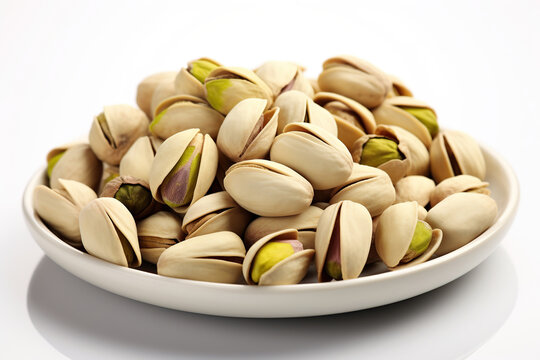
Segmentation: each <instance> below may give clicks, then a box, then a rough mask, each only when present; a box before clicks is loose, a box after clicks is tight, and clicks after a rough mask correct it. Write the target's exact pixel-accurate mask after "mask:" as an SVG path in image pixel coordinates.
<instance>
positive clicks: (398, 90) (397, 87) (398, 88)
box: [386, 75, 413, 97]
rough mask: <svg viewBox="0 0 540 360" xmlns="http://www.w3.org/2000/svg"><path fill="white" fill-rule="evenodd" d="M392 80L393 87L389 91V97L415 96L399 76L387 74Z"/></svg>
mask: <svg viewBox="0 0 540 360" xmlns="http://www.w3.org/2000/svg"><path fill="white" fill-rule="evenodd" d="M386 76H388V78H389V79H390V81H391V82H392V88H391V89H390V91H389V92H388V95H387V96H388V97H396V96H410V97H412V96H413V93H412V91H411V90H409V88H408V87H407V86H406V85H405V84H404V83H403V81H401V79H399V78H398V77H397V76H394V75H386Z"/></svg>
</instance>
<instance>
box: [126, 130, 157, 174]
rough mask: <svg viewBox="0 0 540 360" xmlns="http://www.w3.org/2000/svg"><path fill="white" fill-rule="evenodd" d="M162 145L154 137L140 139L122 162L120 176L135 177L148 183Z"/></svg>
mask: <svg viewBox="0 0 540 360" xmlns="http://www.w3.org/2000/svg"><path fill="white" fill-rule="evenodd" d="M161 143H162V141H161V140H160V139H158V138H156V137H153V136H143V137H140V138H138V139H137V140H136V141H135V142H134V143H133V145H131V147H130V148H129V150H128V151H127V152H126V154H125V155H124V157H122V160H120V166H119V169H118V170H119V174H120V176H133V177H135V178H139V179H141V180H144V181H146V182H148V180H149V178H150V169H151V168H152V161H153V160H154V156H155V154H156V151H157V148H158V147H159V146H160V145H161Z"/></svg>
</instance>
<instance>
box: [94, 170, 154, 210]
mask: <svg viewBox="0 0 540 360" xmlns="http://www.w3.org/2000/svg"><path fill="white" fill-rule="evenodd" d="M100 197H113V198H115V199H116V200H118V201H120V202H121V203H122V204H124V206H125V207H127V209H128V210H129V212H130V213H131V214H132V215H133V217H134V218H135V219H136V220H138V219H142V218H144V217H146V216H148V215H150V214H151V213H152V212H154V211H156V209H157V208H158V205H159V204H158V203H157V202H156V201H155V200H154V199H153V198H152V194H151V192H150V187H149V185H148V183H147V182H146V181H144V180H141V179H138V178H135V177H132V176H117V177H115V178H114V179H112V180H110V181H109V182H108V183H107V184H105V186H104V188H103V191H102V192H101V194H100Z"/></svg>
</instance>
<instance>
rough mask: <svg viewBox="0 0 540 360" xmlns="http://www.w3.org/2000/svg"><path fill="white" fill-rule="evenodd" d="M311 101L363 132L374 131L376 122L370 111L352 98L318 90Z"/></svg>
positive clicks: (369, 132)
mask: <svg viewBox="0 0 540 360" xmlns="http://www.w3.org/2000/svg"><path fill="white" fill-rule="evenodd" d="M313 101H314V102H315V103H316V104H319V105H320V106H322V107H323V108H325V109H326V110H328V111H329V112H330V113H331V114H332V115H334V116H335V117H336V118H338V119H340V120H341V121H344V122H346V123H350V124H351V125H353V126H355V127H357V128H360V129H361V130H362V131H363V132H364V133H365V134H372V133H373V132H374V131H375V127H376V126H377V124H376V123H375V118H374V117H373V114H372V113H371V111H369V110H368V109H367V108H366V107H365V106H364V105H362V104H360V103H359V102H357V101H354V100H353V99H349V98H347V97H345V96H343V95H339V94H334V93H328V92H320V93H317V95H316V96H315V97H314V98H313ZM338 131H339V124H338ZM338 137H339V136H338Z"/></svg>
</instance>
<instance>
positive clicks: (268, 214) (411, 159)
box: [34, 56, 497, 285]
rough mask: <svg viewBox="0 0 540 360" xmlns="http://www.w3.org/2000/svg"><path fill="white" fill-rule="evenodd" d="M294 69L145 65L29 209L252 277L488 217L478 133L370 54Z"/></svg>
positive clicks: (87, 231) (397, 259)
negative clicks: (447, 118)
mask: <svg viewBox="0 0 540 360" xmlns="http://www.w3.org/2000/svg"><path fill="white" fill-rule="evenodd" d="M303 71H304V69H303V68H302V67H301V66H299V65H297V64H294V63H290V62H281V61H270V62H266V63H264V64H262V65H261V66H260V67H258V68H257V69H255V70H253V71H252V70H249V69H245V68H240V67H229V66H223V65H221V64H220V63H218V62H216V61H214V60H211V59H208V58H200V59H197V60H194V61H191V62H189V63H188V64H187V66H186V67H185V68H182V69H181V70H180V72H163V73H158V74H154V75H151V76H149V77H147V78H145V79H144V80H143V81H142V82H141V83H140V84H139V86H138V89H137V98H136V99H137V100H136V101H137V105H138V108H137V107H134V106H129V105H113V106H105V107H104V108H103V111H102V112H101V113H99V114H98V115H97V116H95V117H94V120H93V122H92V126H91V129H90V133H89V137H88V141H87V142H76V143H70V144H66V145H64V146H60V147H58V148H55V149H53V150H51V151H50V152H49V154H48V155H47V178H48V184H49V186H45V185H39V186H37V188H36V189H35V191H34V207H35V210H36V213H37V214H38V215H39V217H40V218H41V219H42V220H43V221H44V223H45V224H46V225H47V226H48V228H49V229H50V230H51V231H52V232H54V233H55V234H56V235H58V237H60V238H61V239H62V240H64V241H65V242H66V243H67V244H69V245H71V246H73V247H75V248H77V249H79V250H81V251H85V252H87V253H88V254H90V255H93V256H96V257H98V258H101V259H103V260H106V261H108V262H111V263H114V264H118V265H121V266H129V267H133V268H138V267H141V265H142V263H143V261H144V262H145V263H147V264H153V265H151V266H153V267H154V270H155V271H156V272H157V274H159V275H163V276H170V277H176V278H182V279H191V280H201V281H213V282H223V283H244V284H257V285H277V284H296V283H299V282H301V281H302V280H303V279H304V277H305V276H306V273H307V272H308V269H309V268H310V266H311V264H312V263H313V262H314V265H315V266H314V268H315V269H316V272H317V277H318V280H319V281H320V282H326V281H332V280H347V279H354V278H357V277H359V276H360V275H361V274H362V271H363V270H364V269H365V268H366V267H367V266H369V265H370V264H373V263H380V262H382V263H384V265H386V267H387V268H388V269H390V270H397V269H401V268H404V267H409V266H414V265H416V264H419V263H422V262H425V261H427V260H429V259H431V258H433V257H435V256H442V255H445V254H447V253H449V252H451V251H453V250H455V249H458V248H459V247H461V246H463V245H465V244H467V243H469V242H470V241H471V240H473V239H475V238H476V237H477V236H478V235H480V234H481V233H482V232H484V231H485V230H486V229H487V228H489V227H490V226H491V225H492V224H493V222H494V221H495V218H496V216H497V205H496V203H495V201H494V200H493V199H492V198H491V197H490V191H489V189H488V183H486V182H484V181H483V180H484V178H485V175H486V165H485V161H484V157H483V154H482V151H481V149H480V147H479V145H478V144H477V142H476V141H475V140H474V139H473V138H471V137H470V136H468V135H467V134H464V133H462V132H459V131H454V130H444V131H442V130H440V129H439V126H438V122H437V115H436V113H435V110H433V108H432V107H430V106H429V105H428V104H426V103H424V102H422V101H420V100H418V99H416V98H414V97H413V95H412V92H411V91H410V90H409V89H408V88H407V87H406V86H405V85H404V84H403V83H402V82H401V81H400V80H398V79H397V78H395V77H394V76H390V75H387V74H386V73H384V72H383V71H381V70H379V69H378V68H376V67H375V66H373V65H372V64H370V63H368V62H366V61H364V60H361V59H358V58H356V57H353V56H338V57H333V58H330V59H328V60H326V61H325V62H324V63H323V70H322V72H321V73H320V75H319V77H318V79H316V80H315V79H313V80H311V79H308V78H306V77H304V74H303ZM97 194H99V196H98V195H97ZM147 267H148V266H147Z"/></svg>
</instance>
